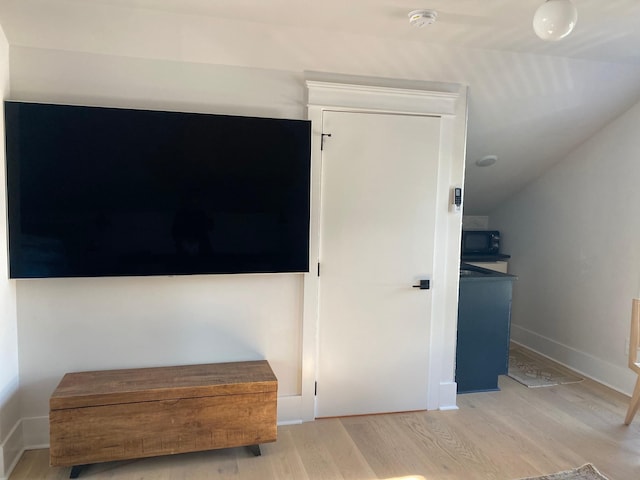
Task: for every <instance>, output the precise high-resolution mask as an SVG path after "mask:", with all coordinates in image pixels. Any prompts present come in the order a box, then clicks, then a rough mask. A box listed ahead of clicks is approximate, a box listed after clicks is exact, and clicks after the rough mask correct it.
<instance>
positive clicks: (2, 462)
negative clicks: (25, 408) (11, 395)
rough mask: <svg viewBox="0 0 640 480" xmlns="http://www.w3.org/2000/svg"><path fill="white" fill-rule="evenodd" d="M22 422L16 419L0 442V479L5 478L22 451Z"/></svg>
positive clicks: (9, 473) (3, 479) (4, 479)
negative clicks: (3, 439)
mask: <svg viewBox="0 0 640 480" xmlns="http://www.w3.org/2000/svg"><path fill="white" fill-rule="evenodd" d="M22 426H23V422H22V420H18V422H16V424H15V425H14V426H13V428H12V429H11V431H10V432H9V435H7V438H6V439H5V441H4V442H2V443H1V444H0V480H7V479H8V478H9V475H11V472H12V471H13V469H14V468H15V466H16V465H17V463H18V460H20V457H21V456H22V453H23V452H24V450H25V448H24V431H23V429H22Z"/></svg>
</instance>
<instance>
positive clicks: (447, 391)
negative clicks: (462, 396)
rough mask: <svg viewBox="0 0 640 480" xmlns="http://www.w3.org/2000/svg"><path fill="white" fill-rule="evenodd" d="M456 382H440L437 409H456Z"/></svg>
mask: <svg viewBox="0 0 640 480" xmlns="http://www.w3.org/2000/svg"><path fill="white" fill-rule="evenodd" d="M457 393H458V384H457V383H456V382H440V402H439V403H440V405H439V406H438V410H458V405H457V404H456V396H457Z"/></svg>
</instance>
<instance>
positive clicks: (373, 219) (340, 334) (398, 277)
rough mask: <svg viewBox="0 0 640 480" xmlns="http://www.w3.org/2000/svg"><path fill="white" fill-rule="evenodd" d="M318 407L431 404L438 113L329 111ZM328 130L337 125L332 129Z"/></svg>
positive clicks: (326, 410) (348, 410) (349, 409)
mask: <svg viewBox="0 0 640 480" xmlns="http://www.w3.org/2000/svg"><path fill="white" fill-rule="evenodd" d="M323 132H324V134H325V135H324V142H323V143H324V148H323V152H322V193H321V197H322V200H321V229H320V232H321V238H320V267H321V270H320V272H321V275H320V292H319V345H318V347H319V350H318V373H317V375H318V376H317V382H318V383H317V397H316V415H317V416H318V417H328V416H340V415H356V414H366V413H382V412H398V411H409V410H422V409H426V405H427V385H428V378H427V377H428V374H427V371H428V365H427V363H428V341H429V338H428V336H429V327H430V316H431V290H421V289H418V288H413V285H417V284H418V282H419V280H420V279H431V272H432V264H433V248H434V233H435V201H436V186H437V173H438V154H439V146H440V118H439V117H428V116H409V115H395V114H377V113H356V112H324V114H323ZM326 134H330V135H331V136H328V135H326Z"/></svg>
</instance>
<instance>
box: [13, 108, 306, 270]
mask: <svg viewBox="0 0 640 480" xmlns="http://www.w3.org/2000/svg"><path fill="white" fill-rule="evenodd" d="M5 128H6V163H7V197H8V198H7V201H8V222H9V225H8V228H9V267H10V268H9V270H10V276H11V277H12V278H43V277H97V276H144V275H187V274H227V273H272V272H307V271H308V270H309V205H310V204H309V192H310V158H311V125H310V122H309V121H306V120H290V119H273V118H258V117H241V116H229V115H214V114H201V113H179V112H166V111H151V110H134V109H123V108H104V107H89V106H72V105H54V104H44V103H28V102H15V101H7V102H5Z"/></svg>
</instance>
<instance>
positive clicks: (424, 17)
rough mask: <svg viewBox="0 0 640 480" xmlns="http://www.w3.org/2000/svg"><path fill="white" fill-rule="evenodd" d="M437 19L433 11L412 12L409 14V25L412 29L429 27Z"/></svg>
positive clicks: (436, 13)
mask: <svg viewBox="0 0 640 480" xmlns="http://www.w3.org/2000/svg"><path fill="white" fill-rule="evenodd" d="M437 18H438V12H436V11H435V10H414V11H413V12H410V13H409V23H410V24H411V25H413V26H414V27H424V26H425V25H431V24H432V23H433V22H435V21H436V19H437Z"/></svg>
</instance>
